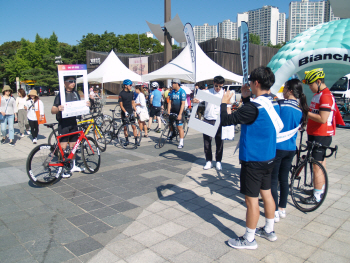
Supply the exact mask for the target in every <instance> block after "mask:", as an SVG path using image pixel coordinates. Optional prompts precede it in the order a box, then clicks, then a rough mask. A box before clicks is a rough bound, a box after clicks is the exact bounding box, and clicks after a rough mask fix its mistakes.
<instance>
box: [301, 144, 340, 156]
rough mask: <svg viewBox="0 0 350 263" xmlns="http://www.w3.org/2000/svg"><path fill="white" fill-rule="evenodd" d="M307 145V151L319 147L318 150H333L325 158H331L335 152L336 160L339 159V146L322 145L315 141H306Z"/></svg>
mask: <svg viewBox="0 0 350 263" xmlns="http://www.w3.org/2000/svg"><path fill="white" fill-rule="evenodd" d="M306 144H307V149H313V148H314V147H318V148H325V149H326V150H327V149H329V150H331V153H330V154H328V155H325V156H324V157H325V158H329V157H331V156H332V155H333V153H334V152H335V154H334V157H335V158H336V157H337V151H338V145H336V146H335V147H330V146H325V145H322V144H320V143H318V142H315V141H313V142H310V141H306Z"/></svg>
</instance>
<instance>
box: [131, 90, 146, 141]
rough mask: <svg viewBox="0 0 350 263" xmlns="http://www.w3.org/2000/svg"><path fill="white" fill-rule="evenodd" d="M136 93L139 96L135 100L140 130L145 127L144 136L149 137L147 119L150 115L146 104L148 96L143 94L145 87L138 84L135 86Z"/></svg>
mask: <svg viewBox="0 0 350 263" xmlns="http://www.w3.org/2000/svg"><path fill="white" fill-rule="evenodd" d="M135 93H136V94H137V97H136V100H135V108H134V110H135V111H136V114H137V116H138V119H139V126H140V130H141V131H142V130H143V129H144V130H145V135H144V137H148V131H147V125H146V121H147V120H148V119H149V116H148V110H147V106H146V98H145V95H144V94H143V88H142V87H141V85H137V86H136V87H135Z"/></svg>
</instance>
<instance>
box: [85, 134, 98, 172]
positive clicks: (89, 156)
mask: <svg viewBox="0 0 350 263" xmlns="http://www.w3.org/2000/svg"><path fill="white" fill-rule="evenodd" d="M80 147H81V152H82V158H83V162H84V165H85V168H86V170H87V171H88V172H89V173H96V172H97V171H98V169H100V165H101V153H100V150H99V148H98V146H97V143H96V141H95V140H94V139H93V138H91V137H86V139H83V140H82V142H81V143H80Z"/></svg>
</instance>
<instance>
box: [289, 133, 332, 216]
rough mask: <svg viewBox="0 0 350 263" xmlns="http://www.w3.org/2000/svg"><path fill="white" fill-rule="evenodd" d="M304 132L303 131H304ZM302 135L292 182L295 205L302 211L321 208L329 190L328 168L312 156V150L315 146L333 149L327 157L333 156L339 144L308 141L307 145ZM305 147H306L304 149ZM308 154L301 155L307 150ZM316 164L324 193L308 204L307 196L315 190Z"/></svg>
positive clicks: (293, 168)
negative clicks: (327, 144) (332, 144)
mask: <svg viewBox="0 0 350 263" xmlns="http://www.w3.org/2000/svg"><path fill="white" fill-rule="evenodd" d="M302 133H303V131H302ZM301 140H302V136H301V138H300V144H299V148H298V150H297V155H296V164H295V165H292V167H291V173H292V175H291V184H290V195H291V197H292V201H293V203H294V205H295V207H296V208H297V209H298V210H300V211H302V212H312V211H314V210H316V209H317V208H319V207H320V206H321V205H322V203H323V202H324V200H325V199H326V196H327V191H328V175H327V172H326V169H325V168H324V167H323V165H322V164H321V163H320V162H318V161H316V160H314V158H313V157H312V156H311V153H312V151H313V150H314V149H315V148H318V147H323V148H325V149H329V150H331V153H330V154H329V155H326V156H325V157H326V158H328V157H331V156H332V155H333V153H334V152H335V157H336V155H337V151H338V146H337V145H336V146H335V147H334V148H332V147H328V146H324V145H321V144H320V143H317V142H315V141H313V142H310V141H306V146H305V145H303V144H302V143H301ZM303 148H304V149H303ZM306 151H307V153H306V155H303V156H300V154H301V152H306ZM314 166H317V167H318V169H319V171H320V172H319V175H318V177H319V178H321V180H323V181H324V187H323V194H321V200H320V201H319V202H315V203H314V204H306V202H305V201H304V200H305V198H307V197H310V196H312V195H313V190H314Z"/></svg>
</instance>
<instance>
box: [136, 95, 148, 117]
mask: <svg viewBox="0 0 350 263" xmlns="http://www.w3.org/2000/svg"><path fill="white" fill-rule="evenodd" d="M138 103H139V104H141V106H140V105H137V106H136V113H137V114H140V113H141V111H147V107H146V98H145V95H144V94H143V93H142V92H141V93H139V95H138V96H137V98H136V99H135V104H138Z"/></svg>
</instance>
